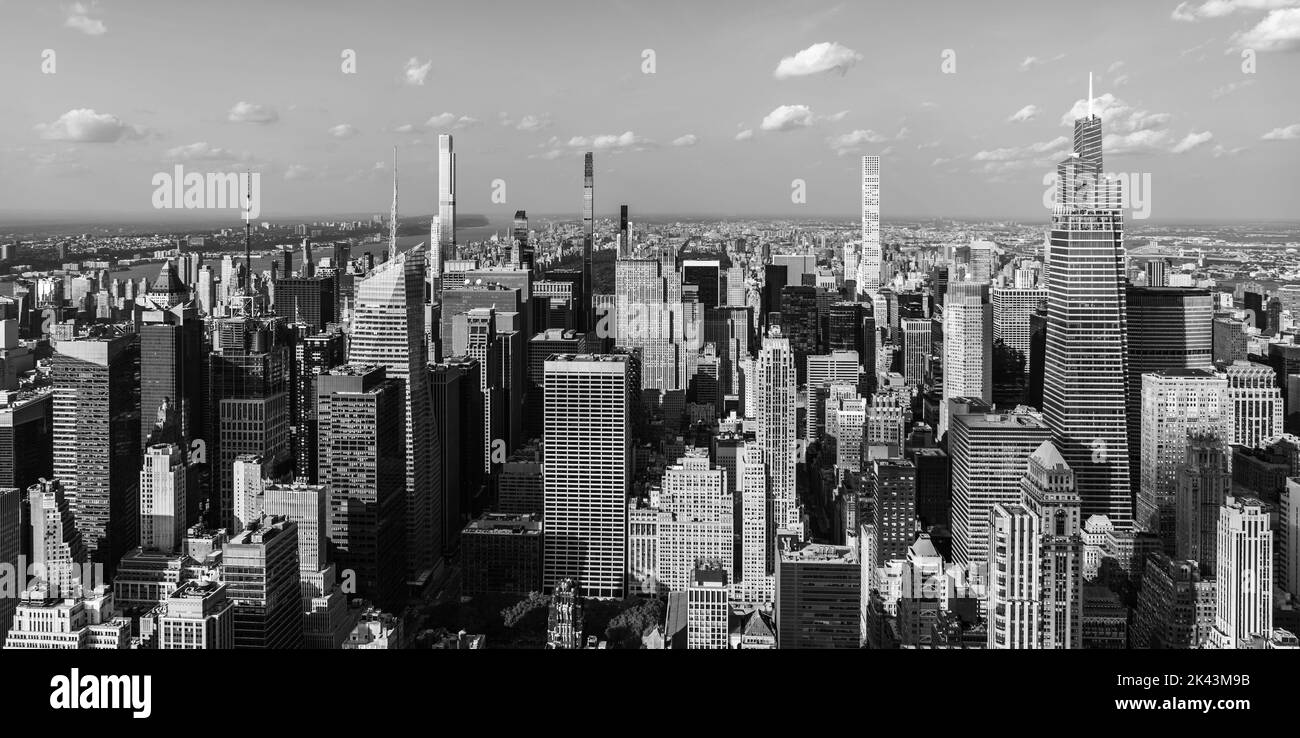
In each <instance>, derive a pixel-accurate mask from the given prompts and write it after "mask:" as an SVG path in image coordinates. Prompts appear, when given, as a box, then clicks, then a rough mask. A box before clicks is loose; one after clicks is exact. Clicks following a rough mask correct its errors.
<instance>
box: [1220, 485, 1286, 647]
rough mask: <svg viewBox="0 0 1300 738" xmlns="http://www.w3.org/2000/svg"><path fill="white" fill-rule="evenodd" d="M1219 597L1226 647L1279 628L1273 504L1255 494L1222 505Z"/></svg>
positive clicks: (1230, 500) (1222, 640)
mask: <svg viewBox="0 0 1300 738" xmlns="http://www.w3.org/2000/svg"><path fill="white" fill-rule="evenodd" d="M1217 559H1218V562H1217V567H1218V568H1217V570H1216V571H1217V576H1216V578H1215V583H1216V586H1217V590H1218V602H1217V607H1216V608H1215V616H1214V622H1215V630H1216V631H1217V633H1216V634H1215V637H1216V639H1217V640H1218V642H1219V644H1220V646H1221V647H1224V648H1238V647H1239V646H1240V644H1241V641H1243V640H1247V639H1249V638H1251V637H1253V636H1256V635H1260V634H1266V633H1269V632H1271V631H1272V630H1273V584H1274V582H1273V531H1272V529H1271V528H1270V526H1269V511H1268V507H1267V506H1266V505H1265V504H1264V503H1263V502H1261V501H1260V500H1258V499H1255V498H1252V497H1241V498H1236V497H1229V498H1228V499H1227V500H1225V501H1224V503H1223V507H1222V508H1220V510H1219V535H1218V555H1217Z"/></svg>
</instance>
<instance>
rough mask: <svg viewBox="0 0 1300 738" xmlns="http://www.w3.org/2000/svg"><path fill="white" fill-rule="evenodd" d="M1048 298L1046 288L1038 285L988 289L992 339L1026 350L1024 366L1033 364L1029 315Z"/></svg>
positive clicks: (1023, 352) (1022, 350)
mask: <svg viewBox="0 0 1300 738" xmlns="http://www.w3.org/2000/svg"><path fill="white" fill-rule="evenodd" d="M1046 299H1047V290H1045V289H1038V288H1028V289H1022V288H1013V287H994V288H993V289H991V290H990V291H989V300H990V302H992V303H993V340H994V341H1001V342H1002V345H1004V346H1006V347H1007V348H1011V349H1015V350H1016V351H1019V352H1020V353H1022V354H1024V357H1025V369H1026V370H1029V368H1030V357H1029V334H1030V329H1029V316H1031V315H1033V314H1034V311H1035V310H1037V309H1038V306H1039V304H1040V303H1042V302H1043V301H1045V300H1046Z"/></svg>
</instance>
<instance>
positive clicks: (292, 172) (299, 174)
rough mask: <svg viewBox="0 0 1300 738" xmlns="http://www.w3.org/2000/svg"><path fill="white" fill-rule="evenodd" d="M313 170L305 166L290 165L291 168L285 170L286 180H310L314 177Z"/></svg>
mask: <svg viewBox="0 0 1300 738" xmlns="http://www.w3.org/2000/svg"><path fill="white" fill-rule="evenodd" d="M312 174H313V172H312V169H311V168H310V167H308V166H305V165H303V164H290V165H289V168H288V169H286V170H284V178H285V179H290V180H292V179H308V178H310V177H311V176H312Z"/></svg>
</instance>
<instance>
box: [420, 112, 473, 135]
mask: <svg viewBox="0 0 1300 738" xmlns="http://www.w3.org/2000/svg"><path fill="white" fill-rule="evenodd" d="M478 122H479V121H478V118H471V117H469V116H468V115H456V114H455V113H441V114H439V115H435V116H433V117H432V118H430V119H428V120H426V121H425V122H424V127H425V128H428V129H430V130H443V131H446V130H451V131H459V130H460V129H462V128H469V127H470V126H473V125H476V124H477V123H478Z"/></svg>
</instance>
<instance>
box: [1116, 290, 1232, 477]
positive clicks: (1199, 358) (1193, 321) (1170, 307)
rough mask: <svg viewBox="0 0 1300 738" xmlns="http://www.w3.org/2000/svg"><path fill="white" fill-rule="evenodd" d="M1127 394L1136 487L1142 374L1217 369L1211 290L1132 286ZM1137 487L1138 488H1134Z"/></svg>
mask: <svg viewBox="0 0 1300 738" xmlns="http://www.w3.org/2000/svg"><path fill="white" fill-rule="evenodd" d="M1125 300H1126V303H1125V308H1126V310H1127V316H1128V322H1127V323H1126V325H1125V330H1126V331H1127V335H1126V339H1127V341H1128V344H1127V351H1128V364H1127V372H1128V378H1127V380H1126V381H1127V398H1128V400H1127V401H1128V407H1129V411H1128V443H1129V447H1128V451H1129V461H1130V463H1129V468H1130V470H1131V472H1130V473H1131V474H1133V475H1134V477H1133V479H1132V480H1131V481H1132V483H1133V484H1134V485H1135V486H1136V485H1138V483H1139V480H1140V479H1141V469H1142V453H1143V449H1142V438H1141V432H1142V415H1141V413H1140V412H1134V410H1137V409H1140V408H1141V407H1142V375H1143V374H1146V373H1148V372H1156V371H1160V370H1161V369H1204V370H1205V371H1212V370H1213V369H1214V364H1213V363H1212V359H1213V356H1212V353H1213V351H1212V349H1213V346H1212V344H1213V330H1212V328H1211V320H1212V318H1213V314H1214V300H1213V298H1212V297H1210V292H1209V290H1195V289H1183V288H1180V287H1129V288H1128V289H1127V290H1126V291H1125ZM1135 491H1136V490H1135Z"/></svg>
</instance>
